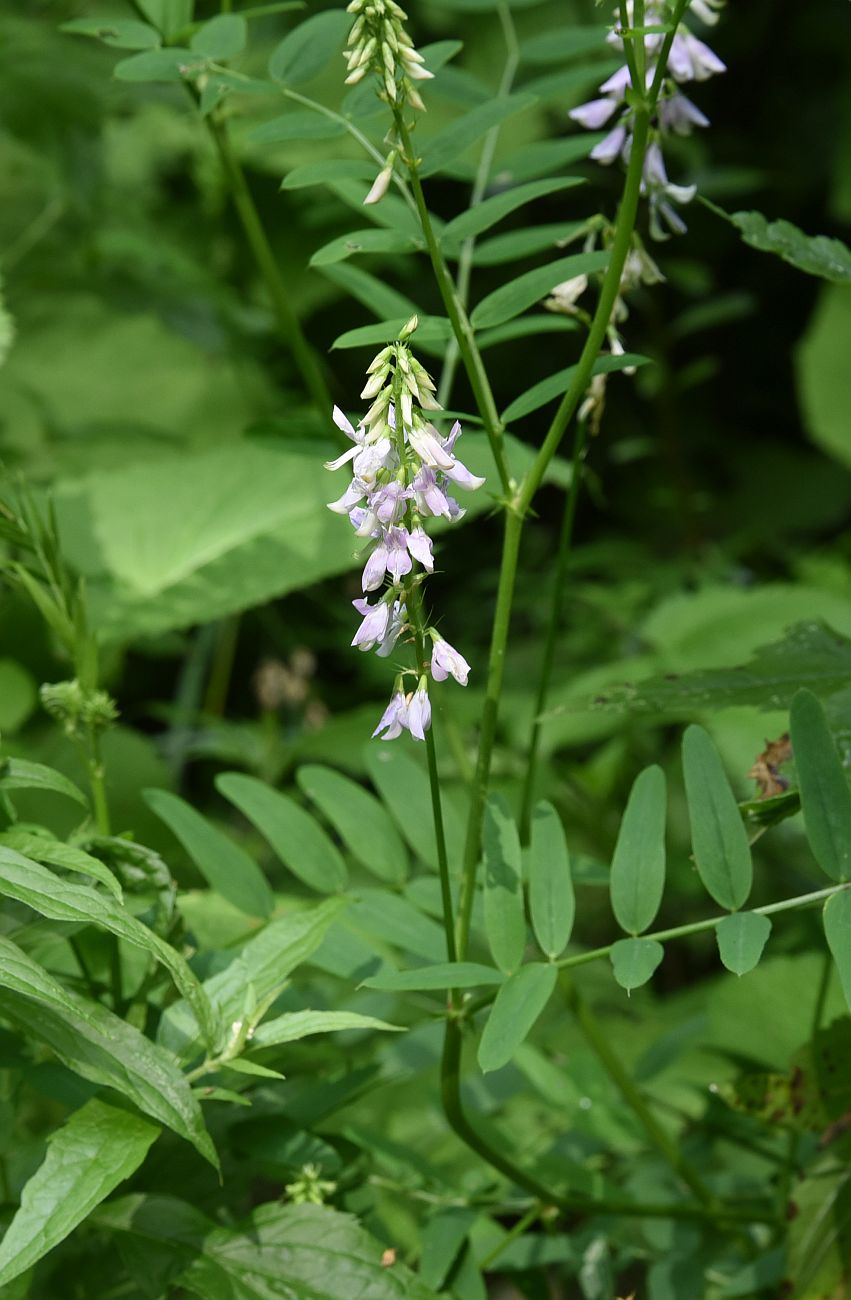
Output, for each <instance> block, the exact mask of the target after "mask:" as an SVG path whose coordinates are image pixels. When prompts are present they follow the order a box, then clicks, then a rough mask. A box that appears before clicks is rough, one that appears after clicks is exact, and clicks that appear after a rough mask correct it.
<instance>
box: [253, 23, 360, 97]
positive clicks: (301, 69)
mask: <svg viewBox="0 0 851 1300" xmlns="http://www.w3.org/2000/svg"><path fill="white" fill-rule="evenodd" d="M350 26H351V19H350V18H349V17H348V16H347V15H346V13H345V12H344V11H343V10H342V9H329V10H327V12H325V13H320V14H314V15H313V17H312V18H307V19H305V21H304V22H303V23H299V25H298V27H294V28H293V30H292V31H291V32H290V33H289V34H288V35H287V36H285V37H284V39H283V40H282V41H281V43H280V44H279V45H276V46H275V49H274V50H273V51H272V56H271V58H270V59H269V76H270V77H271V78H272V80H273V81H280V82H281V83H282V84H283V85H285V86H301V85H303V84H304V82H306V81H311V80H312V79H313V77H315V76H316V75H317V73H320V72H321V71H322V69H323V68H324V67H325V65H326V63H330V62H331V60H332V59H333V58H334V55H335V54H338V53H339V52H340V50H342V48H343V41H344V40H345V38H346V35H347V34H348V31H349V28H350Z"/></svg>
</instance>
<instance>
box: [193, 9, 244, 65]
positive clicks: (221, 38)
mask: <svg viewBox="0 0 851 1300" xmlns="http://www.w3.org/2000/svg"><path fill="white" fill-rule="evenodd" d="M247 37H248V27H247V24H246V21H245V19H244V18H243V17H241V15H239V14H225V13H222V14H216V16H215V18H211V19H210V20H209V22H206V23H202V25H201V26H200V27H199V28H198V30H197V32H195V33H194V34H193V36H192V39H191V40H190V42H189V44H190V46H191V48H192V49H193V50H194V51H195V53H196V54H202V55H203V56H204V57H205V58H207V59H215V60H216V61H217V62H220V61H221V60H223V59H232V58H233V57H234V55H236V54H239V53H240V52H241V51H242V50H244V49H245V42H246V40H247Z"/></svg>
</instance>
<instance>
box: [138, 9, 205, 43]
mask: <svg viewBox="0 0 851 1300" xmlns="http://www.w3.org/2000/svg"><path fill="white" fill-rule="evenodd" d="M138 3H139V8H140V9H141V11H142V12H143V13H144V15H145V17H146V18H147V19H148V21H149V22H151V23H153V25H154V26H155V27H156V28H157V30H158V31H160V32H162V34H163V36H165V38H166V40H169V41H171V40H174V38H175V36H177V35H178V33H179V32H182V31H183V28H184V27H188V26H189V24H190V23H191V22H192V13H193V10H194V8H195V0H138Z"/></svg>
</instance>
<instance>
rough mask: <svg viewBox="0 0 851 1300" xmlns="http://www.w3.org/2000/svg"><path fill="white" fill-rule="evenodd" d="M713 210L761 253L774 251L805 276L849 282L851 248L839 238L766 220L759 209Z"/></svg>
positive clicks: (782, 222) (785, 222)
mask: <svg viewBox="0 0 851 1300" xmlns="http://www.w3.org/2000/svg"><path fill="white" fill-rule="evenodd" d="M711 206H712V210H713V212H718V213H720V214H721V215H722V216H725V217H726V218H727V220H728V221H730V222H732V224H733V225H734V226H736V227H737V228H738V230H739V231H740V232H741V236H742V239H743V240H744V241H745V243H746V244H750V246H751V248H758V249H759V251H760V252H761V253H774V254H775V255H776V256H777V257H781V258H782V259H783V261H784V262H788V263H789V264H790V266H794V267H795V268H796V269H797V270H798V271H804V272H806V274H807V275H816V276H819V277H820V278H821V279H822V280H832V281H833V283H834V284H851V249H849V248H848V246H847V245H846V244H843V243H842V241H841V240H840V239H828V238H827V236H826V235H805V234H804V232H803V230H799V229H798V227H797V226H793V225H792V222H791V221H769V220H768V218H767V217H764V216H763V214H762V213H761V212H733V213H726V212H723V213H722V212H721V209H720V208H716V207H715V205H714V204H712V205H711Z"/></svg>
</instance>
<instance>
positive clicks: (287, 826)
mask: <svg viewBox="0 0 851 1300" xmlns="http://www.w3.org/2000/svg"><path fill="white" fill-rule="evenodd" d="M216 789H217V790H218V791H220V793H221V794H223V795H224V796H225V798H226V799H229V800H230V802H231V803H232V804H234V805H235V807H237V808H238V809H239V810H240V812H241V813H243V814H244V815H245V816H246V817H247V818H248V820H249V821H250V822H251V823H252V824H253V825H254V826H256V827H257V829H258V830H259V831H260V834H261V835H263V836H264V837H265V838H266V839H267V840H268V841H269V843H270V844H271V846H272V848H273V849H274V850H275V852H276V854H277V855H278V857H279V858H280V859H281V861H282V862H283V863H284V865H285V866H286V867H288V868H289V870H290V871H291V872H292V873H293V875H294V876H298V878H299V880H302V881H304V883H305V884H306V885H309V886H310V888H311V889H315V890H316V891H317V893H320V894H336V893H339V892H340V891H341V890H343V889H345V887H346V883H347V881H348V872H347V870H346V864H345V862H344V861H343V859H342V857H341V856H340V853H339V851H338V849H337V848H336V847H335V845H334V844H333V843H332V841H331V840H330V839H329V837H328V836H327V835H326V833H325V831H324V830H323V829H322V827H321V826H320V825H319V823H318V822H317V821H316V819H315V818H313V817H311V815H310V813H308V812H305V810H304V809H303V808H300V807H299V806H298V804H297V803H295V801H294V800H293V799H290V798H289V796H288V795H285V794H281V793H280V792H279V791H278V790H273V789H272V787H271V786H269V785H267V784H266V783H265V781H258V780H257V778H256V777H254V776H245V775H243V774H242V773H241V772H225V773H223V774H220V775H219V776H217V777H216Z"/></svg>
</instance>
